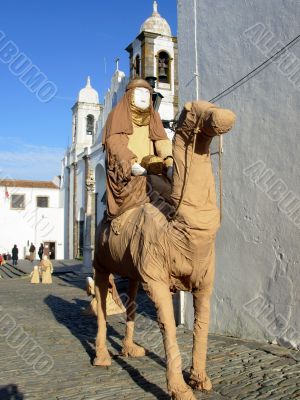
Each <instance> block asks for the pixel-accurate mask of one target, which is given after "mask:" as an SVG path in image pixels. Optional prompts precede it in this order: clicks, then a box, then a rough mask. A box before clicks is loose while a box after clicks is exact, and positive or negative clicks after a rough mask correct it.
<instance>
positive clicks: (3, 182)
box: [0, 178, 58, 189]
mask: <svg viewBox="0 0 300 400" xmlns="http://www.w3.org/2000/svg"><path fill="white" fill-rule="evenodd" d="M0 186H6V187H22V188H44V189H58V186H56V185H55V184H54V183H53V182H51V181H27V180H18V179H1V178H0Z"/></svg>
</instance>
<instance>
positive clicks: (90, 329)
mask: <svg viewBox="0 0 300 400" xmlns="http://www.w3.org/2000/svg"><path fill="white" fill-rule="evenodd" d="M142 297H143V295H142ZM44 301H45V303H46V304H47V306H48V307H49V308H50V309H51V311H52V313H53V315H54V317H55V319H56V320H57V322H59V323H60V324H63V325H64V326H66V327H67V328H68V330H69V331H70V333H71V334H72V335H73V336H75V337H76V338H77V340H79V342H80V343H81V345H82V346H83V348H84V349H85V351H86V353H87V354H88V355H89V357H90V362H91V366H92V362H93V359H94V358H95V339H96V335H97V320H96V318H95V317H88V316H85V315H82V311H83V309H84V308H85V307H86V306H87V305H88V304H89V301H84V300H80V299H74V302H69V301H66V300H64V299H62V298H60V297H57V296H53V295H49V296H47V297H46V299H45V300H44ZM151 314H152V313H151ZM152 317H153V314H152ZM122 326H124V328H125V324H124V325H122ZM122 338H123V336H122V335H121V334H120V333H119V332H118V331H117V330H116V329H115V328H114V327H113V326H112V325H111V324H109V323H108V324H107V340H108V341H109V342H110V343H111V345H112V347H113V348H114V350H116V352H117V353H119V352H120V350H121V346H120V344H119V343H118V341H116V340H115V339H118V340H119V341H120V340H121V339H122ZM146 357H149V358H151V359H152V360H154V361H155V362H156V363H158V364H159V365H160V366H163V367H164V366H165V363H164V361H163V359H162V358H160V357H159V356H158V355H157V354H155V353H153V352H151V351H147V355H146ZM113 359H114V362H116V363H117V364H118V365H119V366H120V367H121V368H122V369H123V370H125V371H126V372H127V373H128V375H129V376H130V377H131V378H132V380H133V381H134V382H135V383H136V384H137V385H138V386H140V387H141V388H142V389H143V390H144V391H145V392H149V393H151V394H153V395H154V396H155V397H156V398H157V399H169V396H168V394H167V393H166V392H165V391H164V390H162V389H161V388H160V387H159V386H157V385H156V384H154V383H151V382H149V381H148V380H147V379H146V378H145V377H144V376H143V375H142V374H141V373H140V372H139V371H138V369H136V368H135V367H134V366H132V365H130V364H129V363H128V362H127V361H126V358H123V357H120V356H118V355H114V356H113ZM91 368H92V367H91ZM0 399H1V400H2V397H0Z"/></svg>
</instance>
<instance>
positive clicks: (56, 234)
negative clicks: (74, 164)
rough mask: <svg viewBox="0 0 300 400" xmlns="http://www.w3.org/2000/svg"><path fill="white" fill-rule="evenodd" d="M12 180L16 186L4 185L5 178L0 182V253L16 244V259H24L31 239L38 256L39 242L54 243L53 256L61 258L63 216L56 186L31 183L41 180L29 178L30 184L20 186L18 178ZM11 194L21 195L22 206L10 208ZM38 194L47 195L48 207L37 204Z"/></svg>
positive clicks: (9, 250) (62, 252)
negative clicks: (17, 250)
mask: <svg viewBox="0 0 300 400" xmlns="http://www.w3.org/2000/svg"><path fill="white" fill-rule="evenodd" d="M12 182H13V181H12ZM15 182H16V184H17V186H15V187H14V186H5V181H2V182H0V202H1V206H0V221H1V229H0V253H1V254H2V253H10V254H11V250H12V248H13V246H14V244H16V245H17V247H18V249H19V259H24V258H25V255H27V254H28V253H29V251H28V249H29V246H30V243H31V242H32V243H33V244H34V245H35V247H36V257H37V258H38V255H37V251H38V248H39V246H40V243H54V244H55V259H63V258H64V237H63V231H64V226H63V224H64V216H63V207H62V205H61V203H60V191H59V188H58V186H57V187H55V185H53V186H54V188H47V187H34V186H35V184H36V185H38V186H42V185H41V182H38V183H35V182H34V181H30V184H31V185H32V186H33V187H22V184H18V183H17V182H19V181H15ZM20 182H26V181H20ZM46 183H48V184H49V182H46ZM42 184H43V183H42ZM50 184H51V182H50ZM2 185H3V186H2ZM14 195H24V204H23V206H24V207H22V209H14V208H13V202H12V199H13V196H14ZM37 197H47V198H48V207H37Z"/></svg>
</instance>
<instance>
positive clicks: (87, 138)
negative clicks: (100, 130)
mask: <svg viewBox="0 0 300 400" xmlns="http://www.w3.org/2000/svg"><path fill="white" fill-rule="evenodd" d="M101 110H102V106H101V105H100V104H99V96H98V93H97V91H96V90H95V89H93V88H92V86H91V80H90V77H88V78H87V83H86V86H85V87H84V88H83V89H81V90H80V92H79V95H78V101H77V102H76V103H75V104H74V106H73V107H72V112H73V116H72V146H74V147H76V149H78V150H79V151H80V150H82V149H83V148H84V147H89V146H91V145H92V144H93V143H94V141H95V135H96V133H97V121H98V119H99V116H100V113H101Z"/></svg>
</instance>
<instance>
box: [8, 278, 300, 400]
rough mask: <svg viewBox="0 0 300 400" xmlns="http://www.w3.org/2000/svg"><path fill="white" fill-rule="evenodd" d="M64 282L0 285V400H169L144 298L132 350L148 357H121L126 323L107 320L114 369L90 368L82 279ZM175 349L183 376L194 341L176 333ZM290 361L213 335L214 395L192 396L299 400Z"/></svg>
mask: <svg viewBox="0 0 300 400" xmlns="http://www.w3.org/2000/svg"><path fill="white" fill-rule="evenodd" d="M63 277H64V275H57V276H55V277H54V284H53V285H31V284H30V283H29V279H28V277H26V278H24V277H23V278H17V279H2V280H0V307H1V313H0V337H1V339H0V340H1V342H0V357H1V360H0V399H1V400H4V399H11V400H12V399H14V400H16V399H30V400H31V399H32V400H34V399H36V400H37V399H39V400H44V399H45V400H52V399H57V400H58V399H59V400H81V399H87V400H96V399H168V398H169V396H168V394H167V390H166V383H165V365H164V356H163V351H162V341H161V337H160V333H159V331H158V327H157V324H156V322H155V313H154V310H153V307H152V304H151V303H150V302H149V300H148V299H147V298H146V296H145V295H144V294H143V293H142V292H140V293H139V308H138V312H139V316H138V320H137V331H136V342H137V343H139V344H141V345H143V346H144V347H145V348H146V349H147V350H148V353H147V355H146V357H144V358H142V359H128V358H122V357H119V355H118V353H119V350H120V348H121V340H122V334H123V331H124V327H125V325H124V322H125V321H124V316H113V317H109V320H108V322H109V327H108V345H109V350H110V351H111V353H112V355H113V364H112V366H111V367H110V368H107V369H106V368H104V369H102V368H95V367H93V366H92V365H91V361H92V359H93V357H94V347H95V336H96V319H95V318H93V317H87V316H84V315H82V309H83V308H84V307H85V306H86V305H87V304H88V298H87V296H86V294H85V292H84V290H83V284H84V276H81V275H78V276H77V278H76V276H75V275H74V277H73V279H70V280H69V281H68V280H65V279H63ZM5 314H8V315H9V318H10V321H11V322H12V323H14V324H15V326H16V327H17V328H18V329H17V331H16V332H19V333H16V334H15V335H14V337H10V336H9V334H8V333H7V330H6V329H7V325H6V324H4V323H3V321H6V322H7V317H6V318H4V316H5ZM22 328H23V330H22ZM18 334H19V335H20V336H19V337H18ZM22 335H23V336H22ZM26 335H28V336H26ZM21 337H22V338H23V339H24V337H28V338H30V339H34V340H35V341H36V344H37V345H39V346H40V348H39V351H40V352H42V351H43V352H44V354H46V356H47V357H46V361H47V360H48V364H47V363H46V362H45V365H44V367H43V365H42V364H40V365H37V364H35V365H32V362H30V357H29V355H28V354H27V356H26V355H24V353H22V351H20V350H18V344H19V343H20V340H21V339H20V338H21ZM178 341H179V344H180V348H181V351H182V356H183V366H184V370H185V373H186V375H187V372H188V370H189V366H190V357H191V347H192V333H191V332H189V331H185V329H184V328H182V327H179V328H178ZM296 356H297V353H296V352H291V351H289V350H287V349H284V348H280V347H278V346H271V345H266V344H259V343H256V342H248V341H242V340H236V339H233V338H226V337H222V336H212V335H211V336H210V341H209V356H208V373H209V375H210V377H211V379H212V382H213V385H214V392H212V393H210V394H209V395H204V394H200V393H199V394H197V396H198V398H199V399H216V400H218V399H239V400H242V399H245V400H246V399H249V400H250V399H272V400H276V399H282V400H286V399H300V365H299V363H298V362H297V361H296V359H297V357H296ZM51 360H53V366H52V364H51V362H52V361H51ZM49 362H50V363H49ZM47 369H48V370H49V369H50V370H49V371H48V372H47ZM44 372H46V373H45V374H43V373H44Z"/></svg>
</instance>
